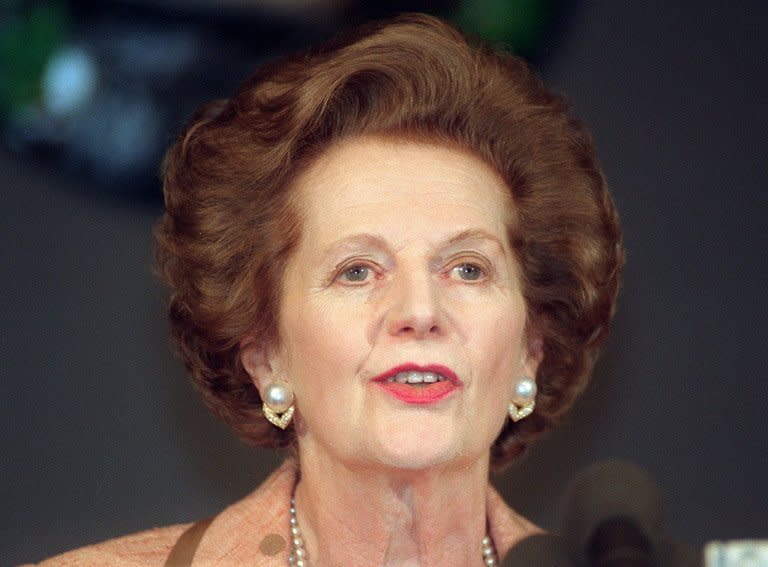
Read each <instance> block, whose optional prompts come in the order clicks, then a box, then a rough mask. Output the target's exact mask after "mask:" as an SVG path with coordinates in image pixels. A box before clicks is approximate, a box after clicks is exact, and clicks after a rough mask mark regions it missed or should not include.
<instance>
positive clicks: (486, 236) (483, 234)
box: [446, 228, 504, 251]
mask: <svg viewBox="0 0 768 567" xmlns="http://www.w3.org/2000/svg"><path fill="white" fill-rule="evenodd" d="M465 240H490V241H491V242H493V243H495V244H496V245H497V246H498V247H499V248H501V250H502V251H504V244H503V243H502V242H501V240H499V239H498V238H496V236H494V235H493V234H491V233H490V232H487V231H485V230H482V229H479V228H470V229H467V230H462V231H461V232H460V233H459V234H457V235H455V236H452V237H451V238H450V239H448V242H446V245H447V246H450V245H452V244H456V243H458V242H464V241H465Z"/></svg>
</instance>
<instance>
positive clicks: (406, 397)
mask: <svg viewBox="0 0 768 567" xmlns="http://www.w3.org/2000/svg"><path fill="white" fill-rule="evenodd" d="M372 382H373V383H375V384H376V385H378V386H380V387H381V388H382V389H384V390H385V391H386V392H387V393H388V394H390V395H391V396H393V397H394V398H396V399H398V400H400V401H402V402H405V403H407V404H416V405H424V404H431V403H435V402H437V401H439V400H442V399H443V398H445V397H447V396H448V395H450V394H451V393H452V392H453V391H454V390H457V389H458V388H460V387H461V380H459V378H458V376H456V374H455V373H454V372H453V371H452V370H451V369H450V368H447V367H445V366H441V365H429V366H418V365H415V364H403V365H400V366H397V367H395V368H392V369H390V370H388V371H387V372H384V373H383V374H380V375H379V376H377V377H375V378H374V379H373V380H372Z"/></svg>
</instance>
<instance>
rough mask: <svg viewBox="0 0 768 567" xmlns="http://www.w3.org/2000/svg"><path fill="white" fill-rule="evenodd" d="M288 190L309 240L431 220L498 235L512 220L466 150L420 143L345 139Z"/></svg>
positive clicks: (498, 189)
mask: <svg viewBox="0 0 768 567" xmlns="http://www.w3.org/2000/svg"><path fill="white" fill-rule="evenodd" d="M295 191H296V197H297V198H298V203H297V204H298V206H299V209H300V211H301V214H302V217H303V221H304V223H303V225H304V230H305V236H306V238H305V240H309V241H312V240H314V239H316V238H322V237H327V236H329V235H331V234H334V235H338V234H340V233H345V232H354V231H355V230H364V231H370V230H371V229H374V228H375V227H376V226H377V225H381V226H384V227H388V228H395V227H401V228H405V227H403V226H402V225H403V224H406V223H416V224H423V223H428V222H433V221H435V220H441V221H443V223H444V224H443V225H441V228H442V227H445V228H453V229H455V230H466V229H473V228H482V229H484V230H488V231H492V232H494V233H496V234H497V235H498V236H502V235H503V234H505V233H506V228H507V227H508V226H509V224H510V223H511V221H512V216H513V208H512V203H511V196H510V193H509V191H508V189H507V187H506V184H505V183H504V181H503V179H502V178H501V177H500V175H499V174H498V173H497V172H496V171H495V170H494V169H492V168H491V167H490V166H489V165H487V164H486V163H485V162H483V161H482V160H481V159H479V158H478V157H476V156H474V155H472V154H470V153H469V152H465V151H462V150H459V149H455V148H448V147H445V146H440V145H433V144H427V143H417V142H406V141H399V140H391V139H382V138H373V137H366V138H354V139H351V140H345V141H343V142H340V143H338V144H336V145H334V146H332V147H331V148H330V149H329V150H327V151H326V152H325V153H324V154H322V155H321V156H320V157H319V158H318V159H317V160H316V161H315V162H314V163H313V164H312V165H311V166H310V167H309V168H308V169H307V170H306V171H305V172H304V173H303V174H302V175H301V177H300V178H299V179H298V180H297V183H296V186H295ZM414 228H416V227H415V226H414ZM401 232H402V231H401ZM405 232H406V233H407V231H405ZM404 235H405V234H404Z"/></svg>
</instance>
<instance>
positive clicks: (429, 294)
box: [245, 138, 538, 469]
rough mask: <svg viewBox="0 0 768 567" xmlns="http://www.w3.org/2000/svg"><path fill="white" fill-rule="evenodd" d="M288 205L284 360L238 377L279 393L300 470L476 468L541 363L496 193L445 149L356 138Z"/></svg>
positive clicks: (279, 355) (464, 157)
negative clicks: (291, 239)
mask: <svg viewBox="0 0 768 567" xmlns="http://www.w3.org/2000/svg"><path fill="white" fill-rule="evenodd" d="M296 190H297V192H298V197H299V204H300V208H301V212H302V214H303V219H304V222H303V234H302V239H301V241H300V243H299V246H298V248H297V250H296V252H295V253H294V255H293V256H292V257H291V259H290V260H289V262H288V265H287V267H286V273H285V280H284V289H283V294H282V301H281V305H280V329H279V332H280V337H281V347H280V348H279V350H278V351H277V352H275V353H273V354H272V355H269V356H266V360H267V363H266V364H265V365H263V367H262V370H261V371H258V370H253V367H254V364H251V366H250V367H249V364H248V363H246V368H247V369H249V371H251V374H252V375H255V376H256V378H257V385H258V386H259V387H260V388H261V389H262V391H263V388H264V386H266V384H267V383H268V382H269V381H271V380H275V379H283V380H285V381H287V382H289V383H290V384H291V385H292V387H293V389H294V392H295V396H296V406H297V416H296V417H295V418H294V419H296V420H298V422H299V423H298V429H299V450H300V454H301V455H302V457H303V456H304V455H309V454H315V455H321V456H325V457H330V458H332V459H336V460H340V461H343V462H345V463H347V464H350V465H352V464H357V465H364V466H371V465H378V466H386V467H396V468H405V469H421V468H425V467H430V466H435V465H440V464H450V463H456V464H461V463H466V462H468V461H472V460H476V459H479V458H487V456H488V451H489V447H490V445H491V444H492V442H493V441H494V439H495V438H496V436H497V435H498V433H499V431H500V429H501V427H502V425H503V423H504V420H505V418H506V411H507V405H508V403H509V399H510V397H511V394H512V389H513V383H514V381H515V380H516V379H518V377H520V376H521V375H529V376H534V375H535V372H536V366H537V363H538V361H537V357H536V356H528V349H527V348H526V347H527V344H526V341H525V337H524V332H523V330H524V327H525V314H526V310H525V304H524V301H523V297H522V295H521V288H520V274H519V266H518V263H517V261H516V259H515V257H514V256H513V254H512V251H511V250H510V247H509V244H508V242H507V237H506V233H507V229H506V227H507V223H508V220H509V219H508V215H509V212H508V211H509V206H508V201H507V198H506V197H505V195H506V194H507V190H506V188H505V186H504V183H503V181H502V180H501V179H500V178H499V177H498V175H497V174H496V173H495V172H494V171H493V170H492V169H491V168H489V167H488V166H487V165H485V164H484V163H483V162H482V161H480V160H479V159H477V158H475V157H472V156H470V155H468V154H465V153H461V152H459V151H457V150H452V149H446V148H443V147H439V146H432V145H426V144H416V143H405V142H403V143H396V142H393V141H385V140H382V139H376V138H360V139H354V140H350V141H346V142H343V143H341V144H340V145H337V146H335V147H333V148H332V149H330V150H329V151H328V152H327V153H326V154H325V155H323V156H322V157H321V158H320V160H319V161H317V162H316V163H314V164H313V165H312V166H311V167H310V168H309V170H308V171H307V172H306V173H305V174H304V175H303V176H302V177H301V178H300V179H299V181H298V185H297V187H296ZM245 358H247V356H246V357H245ZM403 380H405V381H406V383H403ZM418 380H421V381H422V383H421V384H418V383H416V384H413V383H411V382H413V381H418Z"/></svg>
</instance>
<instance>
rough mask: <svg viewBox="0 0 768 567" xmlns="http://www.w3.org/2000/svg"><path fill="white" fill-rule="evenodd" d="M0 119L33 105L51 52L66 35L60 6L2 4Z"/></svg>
mask: <svg viewBox="0 0 768 567" xmlns="http://www.w3.org/2000/svg"><path fill="white" fill-rule="evenodd" d="M0 14H2V15H0V118H3V117H6V116H8V115H10V114H12V113H14V112H15V111H17V110H19V109H20V108H23V107H24V106H26V105H28V104H29V103H31V102H34V101H36V100H37V99H38V97H39V96H40V89H41V84H40V83H41V78H42V75H43V71H44V70H45V66H46V64H47V62H48V60H49V59H50V57H51V55H52V54H53V53H54V51H55V50H56V49H57V48H58V47H59V46H61V45H62V43H63V42H64V39H65V38H66V35H67V33H66V32H67V29H68V27H69V18H68V16H67V10H66V8H65V7H64V5H63V4H62V3H60V2H36V3H32V4H31V5H29V3H26V2H15V1H10V0H4V1H3V3H2V11H1V12H0Z"/></svg>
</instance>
